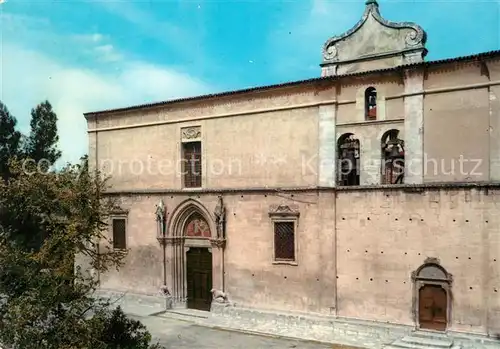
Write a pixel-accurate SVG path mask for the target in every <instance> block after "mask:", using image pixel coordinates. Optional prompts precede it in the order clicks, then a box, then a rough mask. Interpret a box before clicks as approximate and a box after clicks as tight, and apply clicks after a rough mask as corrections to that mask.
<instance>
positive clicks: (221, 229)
mask: <svg viewBox="0 0 500 349" xmlns="http://www.w3.org/2000/svg"><path fill="white" fill-rule="evenodd" d="M214 215H215V225H216V229H217V239H219V240H223V239H225V237H226V234H225V233H226V232H225V227H226V226H225V223H226V208H225V207H224V201H223V199H222V195H219V202H218V204H217V206H216V207H215V211H214Z"/></svg>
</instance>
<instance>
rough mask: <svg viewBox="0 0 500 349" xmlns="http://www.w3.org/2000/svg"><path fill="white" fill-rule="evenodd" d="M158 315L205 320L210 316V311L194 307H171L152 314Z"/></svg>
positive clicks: (178, 318) (177, 318) (191, 320)
mask: <svg viewBox="0 0 500 349" xmlns="http://www.w3.org/2000/svg"><path fill="white" fill-rule="evenodd" d="M154 315H155V316H159V317H166V318H171V319H176V320H183V321H189V322H196V323H199V322H205V321H207V320H208V318H209V317H210V312H208V311H201V310H195V309H172V310H167V311H162V312H160V313H157V314H154Z"/></svg>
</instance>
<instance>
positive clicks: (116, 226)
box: [113, 218, 127, 250]
mask: <svg viewBox="0 0 500 349" xmlns="http://www.w3.org/2000/svg"><path fill="white" fill-rule="evenodd" d="M113 248H115V249H120V250H125V249H126V248H127V243H126V220H125V218H114V219H113Z"/></svg>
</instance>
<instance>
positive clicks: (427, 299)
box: [418, 285, 448, 331]
mask: <svg viewBox="0 0 500 349" xmlns="http://www.w3.org/2000/svg"><path fill="white" fill-rule="evenodd" d="M418 296H419V297H418V301H419V305H418V311H419V323H420V328H421V329H426V330H434V331H445V330H446V324H447V321H448V296H447V293H446V290H445V289H443V288H442V287H441V286H439V285H425V286H423V287H422V288H420V290H419V295H418Z"/></svg>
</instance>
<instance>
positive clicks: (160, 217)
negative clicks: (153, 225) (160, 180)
mask: <svg viewBox="0 0 500 349" xmlns="http://www.w3.org/2000/svg"><path fill="white" fill-rule="evenodd" d="M155 215H156V221H157V222H158V224H159V230H160V231H159V235H161V236H163V235H165V233H166V220H167V209H166V207H165V204H164V203H163V200H160V202H159V203H158V204H157V205H156V212H155Z"/></svg>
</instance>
